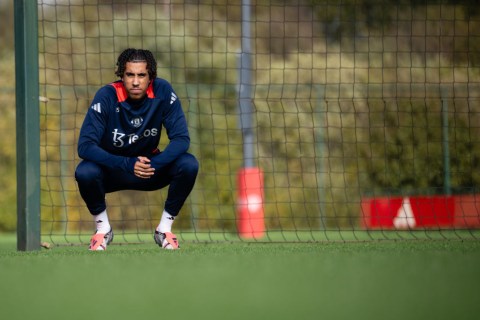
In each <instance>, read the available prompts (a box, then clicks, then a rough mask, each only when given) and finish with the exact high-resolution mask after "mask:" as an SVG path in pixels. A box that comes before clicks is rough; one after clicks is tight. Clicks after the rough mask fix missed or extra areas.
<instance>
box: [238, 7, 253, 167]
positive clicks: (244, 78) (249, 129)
mask: <svg viewBox="0 0 480 320" xmlns="http://www.w3.org/2000/svg"><path fill="white" fill-rule="evenodd" d="M239 68H240V88H239V98H240V99H239V100H240V128H241V130H242V137H243V159H244V167H246V168H250V167H255V164H254V147H253V143H254V133H253V124H252V122H253V121H252V115H253V111H252V49H251V45H250V0H243V1H242V52H241V56H240V66H239Z"/></svg>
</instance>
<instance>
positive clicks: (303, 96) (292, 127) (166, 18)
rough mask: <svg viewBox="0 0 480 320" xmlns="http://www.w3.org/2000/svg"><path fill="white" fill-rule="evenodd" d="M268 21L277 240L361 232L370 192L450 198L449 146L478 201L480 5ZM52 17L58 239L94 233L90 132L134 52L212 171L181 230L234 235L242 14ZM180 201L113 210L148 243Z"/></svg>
mask: <svg viewBox="0 0 480 320" xmlns="http://www.w3.org/2000/svg"><path fill="white" fill-rule="evenodd" d="M1 8H2V11H1V15H2V24H6V27H2V28H1V30H0V33H1V34H2V39H5V43H6V44H7V46H3V47H2V49H1V54H2V61H1V67H2V72H1V74H2V78H1V79H2V80H1V81H2V86H1V88H3V89H2V90H3V91H2V92H1V94H2V95H1V99H0V101H1V102H2V107H3V110H5V112H4V117H2V118H1V119H0V132H1V133H2V134H3V137H4V139H2V145H1V148H0V152H2V154H1V159H2V160H1V161H2V162H3V163H4V165H2V167H1V169H0V170H2V173H4V174H3V175H2V177H3V178H2V179H0V183H1V184H2V187H3V189H2V190H3V192H2V194H1V195H0V203H2V206H1V207H0V210H1V211H0V213H1V218H0V230H12V229H14V221H15V218H14V217H15V213H14V212H15V184H14V183H13V181H15V175H14V170H13V168H14V166H15V154H14V148H12V145H13V143H12V142H13V141H14V139H15V135H14V117H15V115H14V108H8V106H9V105H12V106H13V105H14V102H13V100H12V99H13V98H14V87H13V82H12V81H11V80H12V76H13V74H14V72H13V63H12V61H13V60H12V59H13V46H12V42H13V39H12V33H11V32H7V30H12V27H13V21H12V16H13V15H12V14H11V9H12V1H9V2H3V3H2V7H1ZM252 14H253V20H252V35H253V38H252V45H253V46H254V53H255V54H254V56H253V64H254V71H255V73H254V79H253V81H254V84H255V87H254V97H253V104H254V108H255V111H256V112H255V119H254V120H255V126H256V129H255V130H256V137H257V138H256V139H257V144H256V150H255V152H256V155H257V158H258V165H259V166H260V167H261V168H262V169H263V171H264V173H265V193H266V202H265V215H266V221H267V227H268V228H271V229H285V230H290V229H298V228H300V229H301V228H305V229H309V228H313V229H315V228H320V227H325V226H326V227H340V228H343V227H352V226H355V224H356V220H357V215H358V212H359V205H358V202H359V199H360V198H361V197H362V196H363V195H365V194H372V193H375V194H383V193H442V192H443V191H444V190H445V179H444V177H445V167H444V163H443V155H444V152H445V150H444V149H443V141H444V139H448V142H449V143H448V145H449V152H450V165H451V167H450V168H449V170H450V175H451V188H452V190H453V191H454V192H473V191H475V190H476V188H478V185H479V183H480V174H479V172H480V171H479V169H480V151H479V150H480V148H479V141H478V137H479V136H480V135H479V133H480V132H479V131H480V129H479V125H478V123H480V122H479V120H480V119H479V118H478V117H479V116H478V114H479V108H480V107H479V103H478V102H479V100H478V99H479V95H478V93H477V92H479V90H478V89H479V86H480V84H479V81H478V76H479V63H480V53H479V51H480V48H479V43H480V42H479V41H478V39H479V37H480V34H479V33H478V31H477V30H480V21H479V11H478V8H477V6H476V1H429V2H425V1H393V0H383V1H375V0H362V1H353V0H352V1H342V2H341V3H336V2H332V1H327V0H311V1H300V2H295V4H292V3H290V2H289V1H267V2H258V3H257V4H256V6H255V7H254V8H253V9H252ZM39 19H40V23H39V33H40V41H39V45H40V69H41V70H40V82H41V88H40V89H41V95H42V96H44V97H47V98H48V102H44V103H41V119H40V121H41V127H42V132H41V143H42V148H41V157H42V163H41V169H42V219H43V222H42V226H43V228H44V229H47V230H53V231H55V230H60V231H61V232H64V230H75V232H78V231H79V230H80V231H79V232H82V230H83V228H85V229H88V230H90V227H91V226H90V224H88V223H89V216H88V212H87V211H86V209H85V207H84V205H83V202H82V200H81V199H80V198H79V195H78V192H77V190H76V185H75V181H74V179H73V171H74V169H75V165H76V163H78V161H79V159H78V156H77V155H76V140H77V138H78V130H79V127H80V125H81V122H82V120H83V116H84V114H85V112H86V110H87V108H88V105H89V103H90V100H91V99H92V98H93V95H94V94H95V92H96V90H97V89H98V88H99V86H101V85H103V84H106V83H109V82H111V81H113V80H115V79H114V76H113V74H114V67H115V65H114V64H115V61H116V57H117V55H118V53H119V52H120V51H121V50H123V49H124V48H125V47H127V46H130V47H143V48H146V49H150V50H152V51H153V52H154V53H155V55H156V56H157V58H158V61H159V76H160V77H163V78H166V79H167V80H169V81H170V82H172V84H173V86H174V88H175V90H176V91H177V93H178V95H179V97H180V98H181V100H182V104H183V106H184V109H185V112H186V114H187V117H188V122H189V126H190V130H191V135H192V145H191V151H192V152H193V153H194V154H195V155H196V156H197V157H198V158H199V160H200V163H201V170H200V175H199V177H198V181H197V185H196V187H195V190H194V192H193V193H192V196H191V197H190V199H189V202H188V204H187V205H186V206H185V208H184V209H183V211H182V213H181V215H182V219H179V220H178V226H180V227H181V228H185V229H192V228H193V229H195V230H231V231H233V230H234V229H235V216H236V214H235V210H236V206H235V201H236V194H235V192H236V174H237V171H238V169H239V168H241V166H242V163H243V158H242V137H241V133H240V132H239V130H238V121H239V120H238V111H237V100H236V97H237V92H236V90H237V82H238V72H237V68H238V53H239V51H240V48H241V2H240V1H238V2H231V1H230V2H228V3H227V2H226V1H224V2H222V1H216V2H215V4H213V3H209V2H207V3H195V4H193V3H186V4H184V3H183V2H181V1H173V2H172V4H171V5H165V4H160V3H158V4H157V3H155V2H143V3H141V2H139V1H129V2H128V3H126V2H117V1H113V2H108V1H107V2H105V1H101V2H99V4H98V5H96V4H94V5H91V4H88V5H83V3H80V2H79V3H77V2H75V1H73V2H67V1H58V3H57V5H56V6H54V5H53V3H50V2H45V3H44V4H43V5H41V6H39ZM442 102H445V103H446V104H447V105H448V107H449V109H448V119H449V121H448V126H449V127H448V137H444V136H442V132H443V126H444V125H445V124H443V123H442ZM165 142H166V141H165V140H164V139H163V140H162V143H165ZM164 197H165V193H164V192H161V193H153V194H144V193H142V194H140V193H136V192H125V193H121V194H120V195H111V196H109V198H108V199H107V200H108V201H109V208H110V209H109V210H110V212H111V216H112V217H113V220H116V223H117V224H118V225H120V226H121V227H122V228H125V229H137V230H138V229H149V228H150V227H151V224H153V223H156V221H157V220H158V218H159V214H160V213H161V206H162V201H163V200H162V199H163V198H164ZM132 203H134V204H135V205H132ZM85 221H86V223H84V222H85ZM322 224H323V225H322ZM88 232H90V231H88Z"/></svg>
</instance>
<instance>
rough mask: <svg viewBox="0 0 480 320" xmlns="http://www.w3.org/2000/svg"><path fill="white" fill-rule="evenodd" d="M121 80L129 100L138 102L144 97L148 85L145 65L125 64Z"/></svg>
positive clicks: (141, 63)
mask: <svg viewBox="0 0 480 320" xmlns="http://www.w3.org/2000/svg"><path fill="white" fill-rule="evenodd" d="M122 80H123V85H124V86H125V89H127V94H128V97H129V98H130V99H132V100H139V99H142V98H143V97H145V95H146V94H147V88H148V85H149V84H150V76H149V75H148V70H147V63H146V62H143V61H141V62H127V63H126V64H125V72H124V73H123V77H122Z"/></svg>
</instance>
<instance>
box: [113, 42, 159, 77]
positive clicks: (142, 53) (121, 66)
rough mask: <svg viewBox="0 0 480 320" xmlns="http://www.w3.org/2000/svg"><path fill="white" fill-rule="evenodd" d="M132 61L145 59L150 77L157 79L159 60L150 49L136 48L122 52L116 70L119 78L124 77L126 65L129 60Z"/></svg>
mask: <svg viewBox="0 0 480 320" xmlns="http://www.w3.org/2000/svg"><path fill="white" fill-rule="evenodd" d="M132 61H145V62H146V63H147V70H148V75H149V76H150V79H155V78H156V77H157V61H156V60H155V58H154V57H153V54H152V52H151V51H149V50H143V49H134V48H129V49H125V50H123V52H122V53H120V55H119V56H118V60H117V70H116V71H115V74H116V75H117V76H118V77H119V78H122V77H123V74H124V73H125V65H126V64H127V62H132Z"/></svg>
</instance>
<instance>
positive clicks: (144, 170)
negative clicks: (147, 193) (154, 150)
mask: <svg viewBox="0 0 480 320" xmlns="http://www.w3.org/2000/svg"><path fill="white" fill-rule="evenodd" d="M133 172H135V175H136V176H137V177H139V178H143V179H148V178H150V177H151V176H153V174H154V173H155V168H152V167H151V165H150V159H148V158H147V157H138V160H137V162H135V167H133Z"/></svg>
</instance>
